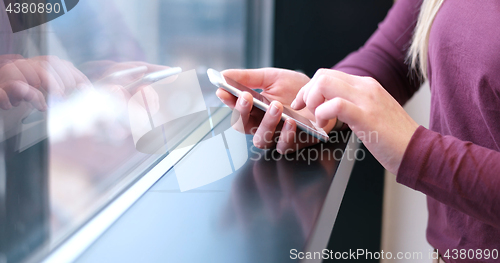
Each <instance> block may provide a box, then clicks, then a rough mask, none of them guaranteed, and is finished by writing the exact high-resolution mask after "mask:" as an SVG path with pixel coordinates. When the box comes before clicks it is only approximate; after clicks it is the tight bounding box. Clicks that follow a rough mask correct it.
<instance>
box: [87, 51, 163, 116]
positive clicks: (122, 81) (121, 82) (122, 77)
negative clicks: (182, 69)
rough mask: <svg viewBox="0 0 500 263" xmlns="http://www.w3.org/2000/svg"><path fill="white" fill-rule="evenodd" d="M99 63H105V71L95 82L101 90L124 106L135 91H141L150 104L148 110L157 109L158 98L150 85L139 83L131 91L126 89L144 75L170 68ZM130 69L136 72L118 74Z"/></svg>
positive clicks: (124, 63)
mask: <svg viewBox="0 0 500 263" xmlns="http://www.w3.org/2000/svg"><path fill="white" fill-rule="evenodd" d="M95 63H98V62H95ZM101 63H106V70H105V71H104V73H102V74H100V77H99V79H98V80H97V82H96V83H99V86H100V87H101V88H103V89H105V90H108V91H111V92H112V93H113V94H115V95H116V96H117V97H119V98H121V99H122V101H123V102H124V105H126V103H127V102H128V100H129V99H130V97H131V96H132V95H134V93H136V92H137V91H141V92H143V93H144V96H145V97H146V98H147V101H148V103H149V104H151V105H149V108H150V109H151V110H153V109H157V108H159V97H158V94H157V93H156V92H155V91H154V89H153V88H152V87H151V86H150V84H152V83H139V84H138V86H137V87H133V89H129V90H127V89H126V87H128V86H129V85H131V84H132V83H135V82H136V81H138V80H140V79H141V78H142V77H144V76H145V75H146V74H149V73H153V72H158V71H161V70H165V69H169V68H170V67H168V66H161V65H153V64H148V63H145V62H139V61H132V62H121V63H112V62H110V61H104V62H101ZM130 69H138V70H132V71H130V73H127V74H119V73H120V72H126V71H127V70H130ZM117 73H118V74H119V77H116V74H117Z"/></svg>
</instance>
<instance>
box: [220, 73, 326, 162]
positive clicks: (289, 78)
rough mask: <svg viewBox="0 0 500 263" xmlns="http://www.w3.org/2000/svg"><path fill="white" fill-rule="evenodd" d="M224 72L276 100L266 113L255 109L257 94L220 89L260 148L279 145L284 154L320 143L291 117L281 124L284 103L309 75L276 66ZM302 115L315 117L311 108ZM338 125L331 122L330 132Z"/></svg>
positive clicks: (293, 96)
mask: <svg viewBox="0 0 500 263" xmlns="http://www.w3.org/2000/svg"><path fill="white" fill-rule="evenodd" d="M222 73H223V75H224V76H226V77H228V78H231V79H233V80H235V81H237V82H239V83H241V84H243V85H245V86H247V87H249V88H252V89H262V90H263V91H262V93H261V94H262V95H263V96H265V97H266V98H267V99H269V101H268V103H269V102H271V101H272V102H271V104H270V109H269V110H268V111H267V112H266V113H265V114H264V113H263V112H262V111H261V110H259V109H253V108H252V106H253V97H252V95H251V94H250V93H248V92H244V93H243V94H242V96H241V97H240V98H238V99H236V97H234V96H233V95H231V94H230V93H229V92H226V91H225V90H223V89H218V90H217V93H216V94H217V96H218V97H219V98H220V99H221V100H222V101H223V102H224V103H225V104H227V105H228V106H229V107H230V108H232V109H235V110H236V111H238V113H239V114H240V116H241V119H242V121H243V127H244V129H245V130H244V131H242V132H245V133H249V134H254V138H253V142H254V144H255V146H256V147H258V148H261V149H268V148H272V147H274V146H275V145H276V148H277V150H278V151H279V152H280V153H287V152H289V151H294V150H298V149H300V148H302V147H305V146H309V145H312V144H316V143H318V142H319V141H318V140H317V139H316V138H314V137H312V136H309V135H307V134H306V133H305V132H301V133H298V134H297V133H296V124H295V122H294V121H293V120H287V121H286V122H285V124H284V125H283V126H284V127H281V125H280V120H281V114H282V112H283V105H290V103H291V102H292V101H293V100H294V99H295V96H296V95H297V93H298V92H299V90H300V88H301V87H303V86H304V85H305V84H306V83H308V82H309V77H307V76H306V75H304V74H302V73H298V72H295V71H291V70H285V69H276V68H262V69H248V70H234V69H233V70H226V71H223V72H222ZM300 114H301V115H303V116H305V117H307V118H309V119H311V120H314V115H313V114H312V113H311V112H310V111H309V110H308V109H304V110H301V111H300ZM334 124H335V121H331V122H330V125H326V127H325V131H326V132H329V131H330V130H331V129H332V128H333V126H334ZM279 131H280V132H279ZM278 136H279V138H277V137H278ZM299 136H300V138H298V137H299ZM276 141H277V143H276Z"/></svg>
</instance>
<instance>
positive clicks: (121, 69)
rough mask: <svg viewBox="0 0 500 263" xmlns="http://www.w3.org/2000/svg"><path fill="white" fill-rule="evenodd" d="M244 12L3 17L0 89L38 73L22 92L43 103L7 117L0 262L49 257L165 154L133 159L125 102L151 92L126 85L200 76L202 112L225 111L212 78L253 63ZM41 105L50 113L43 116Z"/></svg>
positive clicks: (183, 9)
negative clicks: (165, 76) (170, 70)
mask: <svg viewBox="0 0 500 263" xmlns="http://www.w3.org/2000/svg"><path fill="white" fill-rule="evenodd" d="M246 8H247V7H246V2H245V1H244V0H210V1H208V0H150V1H141V0H126V1H124V0H106V1H102V0H85V1H80V2H79V3H78V4H77V6H75V7H74V8H73V9H71V11H69V12H67V13H66V14H65V15H63V16H61V17H58V18H57V19H55V20H52V21H50V22H48V23H46V24H44V25H41V26H38V27H34V28H31V29H28V30H25V31H21V32H18V33H12V31H10V28H7V27H6V26H5V25H8V24H9V22H8V18H7V17H6V16H5V15H4V14H0V20H1V24H2V26H0V30H1V31H2V32H1V33H2V34H0V41H1V43H0V81H2V82H5V81H6V80H9V79H8V77H11V76H13V75H12V74H13V73H12V72H14V71H15V72H18V71H16V69H20V68H21V69H22V68H23V67H26V68H28V69H33V68H35V71H30V70H24V71H23V70H21V71H20V72H18V73H19V74H20V75H19V76H20V77H24V80H23V81H24V82H23V83H27V84H32V83H30V81H31V82H33V81H35V82H36V80H32V79H30V78H35V76H37V77H38V78H39V79H40V80H41V84H40V85H38V86H34V87H33V89H35V90H37V91H38V92H39V93H36V94H40V95H42V97H40V98H37V99H31V100H28V99H25V101H23V100H21V102H20V104H19V105H17V104H16V103H17V102H14V101H11V102H12V107H11V108H9V109H7V108H8V107H5V108H2V109H0V114H1V116H2V117H1V118H2V122H1V123H0V128H1V129H0V130H1V132H0V135H1V137H0V141H1V148H0V151H1V152H0V244H1V246H0V262H3V261H5V260H6V261H7V262H17V261H21V260H24V259H26V257H28V256H30V257H33V256H36V255H37V254H38V255H39V254H40V253H39V252H40V251H45V252H43V253H46V251H47V248H52V247H54V246H55V245H57V244H58V243H59V242H61V241H62V240H64V239H65V238H66V237H67V236H68V235H70V234H71V233H73V232H74V230H75V229H77V228H78V227H80V226H81V225H82V224H83V223H84V222H86V221H87V220H89V218H91V216H92V215H94V214H95V213H96V212H97V211H98V210H99V209H101V208H102V207H103V206H104V205H106V204H107V203H108V202H109V201H110V200H112V199H113V198H114V197H116V195H117V194H119V193H120V192H121V191H123V189H125V188H126V187H128V186H129V185H130V184H132V183H133V182H134V181H135V180H137V178H139V177H140V176H141V175H142V174H144V173H145V172H146V171H147V170H148V169H150V168H151V167H152V166H154V165H155V164H156V163H157V162H158V161H159V160H161V159H162V158H163V157H164V156H165V155H166V154H168V152H167V151H164V152H163V153H161V154H148V153H143V152H140V151H138V150H137V148H136V145H135V141H134V138H133V136H132V132H131V127H130V117H129V101H130V100H131V98H133V96H134V94H135V93H136V92H142V90H146V89H147V88H144V89H142V88H137V89H127V87H128V85H130V84H131V83H134V82H135V81H137V80H138V79H141V77H143V76H144V75H146V74H148V73H151V72H157V71H161V70H165V69H166V68H165V66H168V67H181V68H182V69H183V71H188V70H194V71H195V72H196V75H197V78H198V80H199V84H200V87H201V92H202V95H203V99H204V101H205V103H206V105H207V107H216V106H220V101H219V100H218V99H217V98H216V96H215V94H214V92H215V87H214V86H213V85H211V84H210V82H209V81H208V78H207V77H206V70H207V69H208V68H210V67H212V68H215V69H218V70H222V69H225V68H242V67H244V66H245V65H246V64H245V52H246V27H247V20H246ZM23 65H24V66H23ZM113 74H114V75H113ZM110 76H111V77H110ZM2 77H3V78H2ZM21 82H22V81H21ZM23 85H24V84H23ZM141 87H142V86H141ZM146 92H147V91H146ZM43 101H45V103H46V104H47V106H48V108H47V110H46V111H44V110H39V109H37V108H43V105H42V104H44V103H43ZM2 103H6V102H5V101H2V102H1V103H0V104H2ZM37 103H38V104H37ZM159 103H166V102H165V101H159ZM2 105H3V104H2ZM197 121H200V122H201V120H197ZM190 127H191V126H183V128H184V129H191V128H190ZM178 128H179V127H178ZM181 128H182V127H181ZM181 128H179V129H181ZM176 129H177V128H176ZM172 132H177V131H172ZM184 132H188V131H182V133H184ZM179 133H181V131H180V130H179ZM7 244H8V245H7ZM20 248H22V249H20Z"/></svg>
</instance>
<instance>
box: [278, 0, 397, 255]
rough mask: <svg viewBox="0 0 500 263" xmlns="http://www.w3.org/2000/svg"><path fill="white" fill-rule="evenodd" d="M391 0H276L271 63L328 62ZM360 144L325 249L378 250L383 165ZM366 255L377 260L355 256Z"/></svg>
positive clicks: (371, 25) (311, 65)
mask: <svg viewBox="0 0 500 263" xmlns="http://www.w3.org/2000/svg"><path fill="white" fill-rule="evenodd" d="M392 4H393V1H392V0H315V1H311V0H308V1H306V0H292V1H291V0H276V8H275V28H274V31H275V39H274V51H273V52H274V57H273V62H274V66H275V67H280V68H288V69H294V70H302V71H303V72H304V73H306V74H307V75H308V76H310V77H311V76H312V75H313V74H314V73H315V72H316V70H317V69H318V68H325V67H326V68H329V67H332V66H333V65H335V64H336V63H337V62H339V61H340V60H342V59H343V58H344V57H345V56H346V55H348V54H349V53H350V52H352V51H355V50H357V49H358V48H359V47H361V46H362V45H363V44H364V43H365V41H366V40H367V39H368V38H369V37H370V35H371V34H372V33H373V32H374V31H375V30H376V28H377V24H378V23H379V22H381V21H382V20H383V19H384V17H385V15H386V14H387V11H388V10H389V9H390V7H391V6H392ZM363 148H364V147H363ZM364 150H365V152H366V153H368V154H367V156H366V158H365V159H364V160H363V161H359V162H356V164H355V166H354V169H353V174H352V175H351V179H350V181H349V184H348V187H347V189H346V193H345V195H344V199H343V201H342V205H341V207H340V211H339V214H338V217H337V220H336V222H335V226H334V229H333V231H332V234H331V237H330V241H329V244H328V249H331V250H333V251H338V252H345V251H347V252H348V251H349V249H352V250H356V249H363V250H365V249H366V250H368V251H370V252H377V251H380V239H381V225H382V197H383V186H384V169H383V167H382V166H381V165H380V164H379V163H378V162H377V161H376V160H375V158H374V157H373V156H372V155H371V154H369V152H368V151H367V150H366V148H364ZM342 261H343V262H344V261H354V260H342ZM365 261H369V262H377V261H378V260H361V259H360V260H356V262H365ZM325 262H329V261H327V260H325Z"/></svg>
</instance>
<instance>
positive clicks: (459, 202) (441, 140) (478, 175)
mask: <svg viewBox="0 0 500 263" xmlns="http://www.w3.org/2000/svg"><path fill="white" fill-rule="evenodd" d="M498 171H500V152H497V151H494V150H490V149H488V148H484V147H481V146H478V145H476V144H473V143H471V142H464V141H462V140H459V139H457V138H455V137H452V136H443V135H440V134H439V133H436V132H434V131H430V130H427V129H425V128H424V127H422V126H420V127H419V128H418V129H417V131H416V132H415V133H414V135H413V137H412V139H411V140H410V143H409V145H408V148H406V151H405V154H404V156H403V160H402V162H401V165H400V167H399V171H398V174H397V178H396V180H397V181H398V182H399V183H401V184H404V185H406V186H408V187H410V188H413V189H415V190H417V191H421V192H422V193H424V194H426V195H428V196H430V197H432V198H434V199H436V200H437V201H439V202H441V203H444V204H446V205H448V206H450V207H453V208H455V209H457V210H459V211H461V212H463V213H466V214H468V215H470V216H472V217H475V218H477V219H479V220H481V221H483V222H485V223H487V224H489V225H492V226H494V227H497V228H500V202H499V200H500V174H499V173H498Z"/></svg>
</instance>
